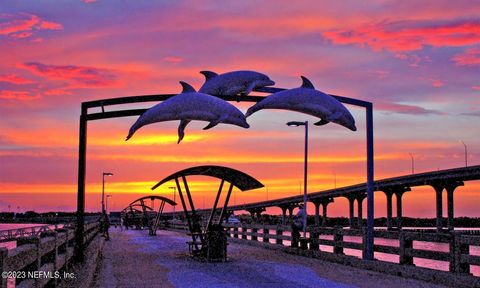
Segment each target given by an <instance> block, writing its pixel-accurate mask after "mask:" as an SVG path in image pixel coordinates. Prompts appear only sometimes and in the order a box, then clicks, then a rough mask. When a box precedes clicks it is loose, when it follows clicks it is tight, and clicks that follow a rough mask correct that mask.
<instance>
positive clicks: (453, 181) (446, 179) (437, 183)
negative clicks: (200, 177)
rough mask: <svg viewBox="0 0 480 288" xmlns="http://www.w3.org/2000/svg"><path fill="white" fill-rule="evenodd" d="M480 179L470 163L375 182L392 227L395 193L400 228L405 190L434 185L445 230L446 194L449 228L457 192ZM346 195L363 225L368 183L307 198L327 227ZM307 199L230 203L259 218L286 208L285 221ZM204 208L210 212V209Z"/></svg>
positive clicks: (438, 214)
mask: <svg viewBox="0 0 480 288" xmlns="http://www.w3.org/2000/svg"><path fill="white" fill-rule="evenodd" d="M472 180H480V166H479V165H477V166H469V167H461V168H454V169H445V170H439V171H432V172H426V173H417V174H411V175H405V176H400V177H393V178H387V179H382V180H377V181H375V182H374V189H375V191H376V192H383V193H385V195H386V198H387V227H388V228H389V229H391V228H393V227H392V198H393V197H392V196H393V195H395V197H396V199H397V200H396V204H397V205H396V208H397V228H398V229H401V228H402V196H403V194H404V193H406V192H409V191H411V187H417V186H431V187H432V188H433V189H434V190H435V193H436V218H437V231H438V232H440V231H442V229H443V227H442V218H443V215H442V209H443V201H442V193H443V192H444V191H445V192H446V193H447V207H448V213H447V214H448V215H447V216H448V229H449V230H453V228H454V223H453V219H454V203H453V193H454V192H455V189H456V188H457V187H459V186H463V185H464V182H466V181H472ZM338 197H345V198H347V199H348V201H349V219H350V221H349V222H350V223H349V224H350V227H351V228H354V227H361V226H362V213H363V211H362V202H363V200H364V199H365V198H366V197H367V184H366V183H363V184H357V185H352V186H347V187H341V188H336V189H330V190H325V191H320V192H313V193H309V194H308V197H307V200H308V201H309V202H312V203H313V204H314V205H315V224H316V225H320V224H322V226H326V220H327V207H328V204H330V203H332V202H334V199H335V198H338ZM302 202H303V196H302V195H299V196H292V197H286V198H281V199H274V200H269V201H262V202H256V203H250V204H244V205H234V206H229V210H230V211H240V210H245V211H248V212H250V213H251V214H252V218H255V217H257V216H258V215H259V214H261V213H262V212H263V211H265V209H266V208H267V207H279V208H281V209H282V216H283V220H284V223H285V219H286V217H287V212H288V214H289V215H290V216H291V215H292V213H293V209H294V208H295V207H297V206H298V204H299V203H302ZM355 202H357V209H358V211H357V215H358V223H354V217H353V216H354V205H355ZM320 206H322V223H319V218H320V217H319V216H320ZM202 211H205V212H207V211H209V210H208V209H206V210H202Z"/></svg>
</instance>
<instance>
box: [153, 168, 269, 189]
mask: <svg viewBox="0 0 480 288" xmlns="http://www.w3.org/2000/svg"><path fill="white" fill-rule="evenodd" d="M190 175H203V176H211V177H215V178H218V179H222V180H224V181H226V182H229V183H231V184H233V186H235V187H237V188H238V189H240V190H241V191H248V190H252V189H258V188H262V187H264V185H263V184H262V183H260V182H259V181H258V180H257V179H255V178H253V177H251V176H249V175H248V174H245V173H243V172H241V171H238V170H235V169H232V168H228V167H224V166H214V165H206V166H196V167H191V168H187V169H184V170H181V171H178V172H175V173H173V174H172V175H170V176H167V177H165V178H164V179H163V180H161V181H160V182H158V183H157V184H155V186H153V187H152V190H154V189H156V188H157V187H158V186H160V185H162V184H163V183H165V182H168V181H170V180H175V179H176V178H179V177H182V176H183V177H185V176H190Z"/></svg>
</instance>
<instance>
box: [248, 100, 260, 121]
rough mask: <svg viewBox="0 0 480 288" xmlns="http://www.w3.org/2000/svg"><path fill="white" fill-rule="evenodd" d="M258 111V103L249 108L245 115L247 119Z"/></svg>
mask: <svg viewBox="0 0 480 288" xmlns="http://www.w3.org/2000/svg"><path fill="white" fill-rule="evenodd" d="M258 110H259V109H258V103H257V104H255V105H253V106H252V107H250V108H248V110H247V113H245V118H247V117H249V116H250V115H252V114H253V113H255V112H257V111H258Z"/></svg>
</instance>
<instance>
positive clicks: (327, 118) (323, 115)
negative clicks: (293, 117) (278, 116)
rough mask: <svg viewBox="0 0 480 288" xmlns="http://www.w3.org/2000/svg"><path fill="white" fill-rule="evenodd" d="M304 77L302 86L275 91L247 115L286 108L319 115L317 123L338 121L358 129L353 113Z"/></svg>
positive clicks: (351, 128)
mask: <svg viewBox="0 0 480 288" xmlns="http://www.w3.org/2000/svg"><path fill="white" fill-rule="evenodd" d="M301 77H302V81H303V83H302V86H300V87H298V88H293V89H288V90H284V91H280V92H277V93H273V94H271V95H270V96H267V97H266V98H265V99H263V100H262V101H260V102H258V103H257V104H255V105H253V106H252V107H250V108H249V109H248V110H247V114H245V116H246V117H248V116H250V115H252V114H253V113H255V112H257V111H259V110H262V109H284V110H290V111H296V112H301V113H305V114H308V115H312V116H315V117H319V118H320V119H321V120H320V121H318V122H316V123H315V125H317V126H320V125H325V124H327V123H329V122H333V123H337V124H339V125H342V126H344V127H347V128H348V129H350V130H352V131H356V130H357V127H355V119H353V116H352V114H350V112H349V111H348V110H347V108H345V106H343V104H342V103H340V102H339V101H338V100H337V99H335V98H333V97H332V96H330V95H328V94H325V93H323V92H321V91H318V90H315V87H314V86H313V84H312V82H310V80H308V79H307V78H306V77H304V76H301Z"/></svg>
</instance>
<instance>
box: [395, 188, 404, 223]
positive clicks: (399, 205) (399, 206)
mask: <svg viewBox="0 0 480 288" xmlns="http://www.w3.org/2000/svg"><path fill="white" fill-rule="evenodd" d="M395 196H396V197H397V229H398V230H401V229H402V217H403V215H402V196H403V192H396V193H395Z"/></svg>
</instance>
